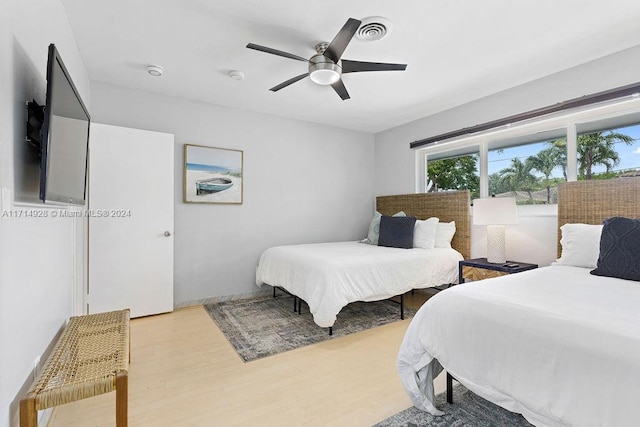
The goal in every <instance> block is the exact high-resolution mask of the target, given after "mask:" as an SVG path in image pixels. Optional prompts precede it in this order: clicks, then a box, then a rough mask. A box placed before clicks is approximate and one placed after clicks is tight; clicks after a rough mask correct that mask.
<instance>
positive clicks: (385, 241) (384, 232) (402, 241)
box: [378, 215, 416, 249]
mask: <svg viewBox="0 0 640 427" xmlns="http://www.w3.org/2000/svg"><path fill="white" fill-rule="evenodd" d="M415 224H416V219H415V218H414V217H412V216H409V217H392V216H386V215H382V218H380V238H379V239H378V246H387V247H390V248H403V249H411V248H413V229H414V226H415Z"/></svg>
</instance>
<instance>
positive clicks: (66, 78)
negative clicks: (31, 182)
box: [40, 44, 91, 205]
mask: <svg viewBox="0 0 640 427" xmlns="http://www.w3.org/2000/svg"><path fill="white" fill-rule="evenodd" d="M90 123H91V118H90V116H89V112H88V111H87V108H86V107H85V105H84V103H83V102H82V99H81V98H80V94H79V93H78V90H77V89H76V87H75V85H74V84H73V81H72V80H71V76H70V75H69V72H68V71H67V68H66V67H65V66H64V63H63V62H62V58H60V54H59V53H58V51H57V49H56V47H55V45H53V44H51V45H49V59H48V62H47V98H46V104H45V114H44V123H43V126H42V142H41V163H40V199H41V200H42V201H44V202H45V203H46V202H56V203H63V204H71V205H84V204H85V201H86V196H87V187H86V185H87V153H88V147H89V125H90Z"/></svg>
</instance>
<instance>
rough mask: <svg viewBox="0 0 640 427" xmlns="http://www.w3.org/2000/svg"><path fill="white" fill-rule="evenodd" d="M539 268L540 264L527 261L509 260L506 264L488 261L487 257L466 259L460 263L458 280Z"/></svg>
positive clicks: (461, 281)
mask: <svg viewBox="0 0 640 427" xmlns="http://www.w3.org/2000/svg"><path fill="white" fill-rule="evenodd" d="M506 264H518V266H517V267H507V266H506ZM534 268H538V264H527V263H525V262H518V261H507V262H506V263H505V264H494V263H491V262H488V261H487V259H486V258H474V259H466V260H464V261H460V262H459V263H458V282H459V283H464V282H465V281H466V280H470V281H473V280H482V279H488V278H490V277H499V276H504V275H505V274H513V273H520V272H523V271H527V270H533V269H534Z"/></svg>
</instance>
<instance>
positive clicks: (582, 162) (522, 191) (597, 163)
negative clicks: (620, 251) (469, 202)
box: [427, 130, 640, 204]
mask: <svg viewBox="0 0 640 427" xmlns="http://www.w3.org/2000/svg"><path fill="white" fill-rule="evenodd" d="M634 142H635V139H634V138H632V137H631V136H629V135H625V134H623V133H620V132H616V131H615V130H611V131H599V132H592V133H589V134H584V135H578V140H577V162H578V179H579V180H583V179H608V178H613V177H616V176H619V175H621V174H623V173H628V171H614V168H615V167H616V166H618V165H619V164H620V156H619V154H618V152H617V151H616V150H615V144H617V143H624V144H626V145H631V144H633V143H634ZM566 146H567V141H566V139H565V138H562V139H557V140H553V141H549V142H547V143H546V148H544V149H542V150H541V151H539V152H538V153H537V154H535V155H531V156H528V157H526V158H525V159H524V160H523V159H521V158H518V157H514V158H512V159H511V163H510V165H509V166H508V167H506V168H503V169H501V170H500V171H498V172H496V173H493V174H491V175H489V194H491V195H500V194H506V193H512V194H515V193H516V192H517V193H518V194H517V196H518V197H517V199H518V203H519V204H536V203H544V204H549V203H557V194H556V192H555V188H556V187H557V186H558V183H560V182H562V181H566V179H567V149H566ZM594 167H604V168H605V171H604V172H600V173H596V172H594ZM557 169H560V170H561V171H562V175H563V177H558V176H554V175H553V171H554V170H557ZM638 173H640V171H638ZM427 176H428V180H429V187H428V191H446V190H461V189H468V190H470V191H471V197H472V198H477V197H480V178H479V174H478V156H477V155H468V156H461V157H452V158H447V159H441V160H435V161H431V162H427Z"/></svg>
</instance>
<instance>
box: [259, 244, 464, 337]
mask: <svg viewBox="0 0 640 427" xmlns="http://www.w3.org/2000/svg"><path fill="white" fill-rule="evenodd" d="M461 259H462V255H460V253H459V252H457V251H456V250H454V249H446V248H434V249H398V248H387V247H382V246H374V245H367V244H364V243H359V242H339V243H316V244H306V245H291V246H277V247H273V248H269V249H267V250H266V251H265V252H264V253H263V254H262V256H261V257H260V263H259V265H258V268H257V270H256V284H257V285H258V286H261V285H263V284H269V285H271V286H280V287H282V288H284V289H285V290H287V291H288V292H290V293H291V294H293V295H296V296H298V297H300V298H302V299H303V300H304V301H306V302H307V304H308V305H309V310H310V311H311V313H312V314H313V319H314V321H315V323H317V324H318V325H319V326H322V327H330V326H333V324H334V322H335V320H336V316H337V315H338V313H339V312H340V310H341V309H342V307H344V306H346V305H347V304H349V303H351V302H355V301H375V300H381V299H386V298H390V297H392V296H395V295H399V294H403V293H405V292H407V291H409V290H411V289H419V288H426V287H431V286H438V285H442V284H446V283H456V282H457V279H458V261H460V260H461Z"/></svg>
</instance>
